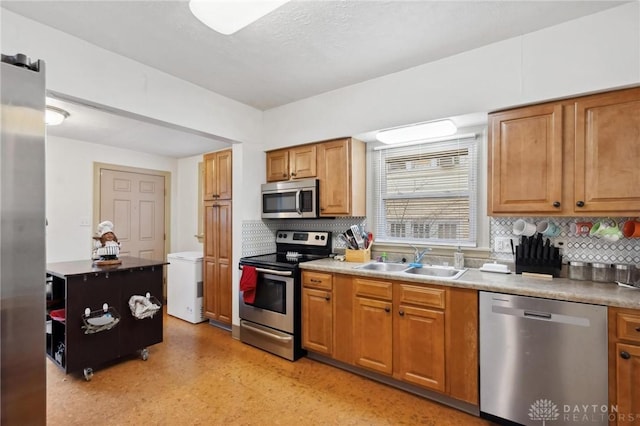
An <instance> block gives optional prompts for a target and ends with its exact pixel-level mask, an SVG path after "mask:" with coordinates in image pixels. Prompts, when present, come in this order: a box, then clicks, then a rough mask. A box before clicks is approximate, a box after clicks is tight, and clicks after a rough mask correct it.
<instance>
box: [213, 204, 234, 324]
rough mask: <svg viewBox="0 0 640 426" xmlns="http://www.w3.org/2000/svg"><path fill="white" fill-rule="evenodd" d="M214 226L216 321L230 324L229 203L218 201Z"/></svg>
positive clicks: (230, 254) (230, 248)
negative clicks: (216, 295)
mask: <svg viewBox="0 0 640 426" xmlns="http://www.w3.org/2000/svg"><path fill="white" fill-rule="evenodd" d="M217 204H218V207H217V209H218V211H217V213H218V214H217V226H216V228H215V229H216V234H215V237H216V241H217V244H216V248H217V249H216V269H217V270H216V277H217V291H218V302H219V305H218V309H217V312H218V316H217V318H216V319H217V320H218V321H220V322H223V323H226V324H231V318H232V315H231V305H232V303H231V294H232V291H231V269H232V268H231V256H232V253H231V250H232V247H231V241H232V240H231V201H220V202H218V203H217Z"/></svg>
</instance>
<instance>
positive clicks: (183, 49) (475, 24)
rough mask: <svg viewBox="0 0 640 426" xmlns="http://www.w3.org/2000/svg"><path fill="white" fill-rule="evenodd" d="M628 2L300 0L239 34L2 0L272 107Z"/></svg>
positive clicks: (186, 20) (189, 22)
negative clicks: (226, 33)
mask: <svg viewBox="0 0 640 426" xmlns="http://www.w3.org/2000/svg"><path fill="white" fill-rule="evenodd" d="M621 3H624V1H593V0H586V1H566V0H565V1H478V0H476V1H426V0H425V1H388V0H369V1H362V0H360V1H354V0H346V1H308V0H307V1H305V0H292V1H291V2H290V3H288V4H285V5H284V6H283V7H281V8H280V9H277V10H276V11H274V12H272V13H271V14H269V15H267V16H265V17H264V18H262V19H260V20H259V21H257V22H256V23H254V24H252V25H249V26H248V27H246V28H245V29H243V30H240V31H239V32H237V33H235V34H233V35H230V36H224V35H221V34H218V33H216V32H214V31H212V30H210V29H208V28H207V27H205V26H204V24H202V23H201V22H200V21H199V20H197V19H196V18H195V17H193V16H192V15H191V13H190V11H189V8H188V3H187V1H184V0H181V1H157V0H156V1H153V0H144V1H104V0H91V1H51V0H47V1H7V0H2V2H1V3H0V4H1V5H2V7H4V8H6V9H9V10H11V11H13V12H15V13H18V14H20V15H23V16H25V17H28V18H31V19H34V20H36V21H39V22H41V23H43V24H46V25H49V26H51V27H54V28H57V29H59V30H61V31H64V32H66V33H69V34H71V35H74V36H76V37H79V38H81V39H84V40H86V41H88V42H90V43H93V44H95V45H97V46H100V47H102V48H105V49H108V50H111V51H113V52H116V53H119V54H121V55H123V56H126V57H129V58H132V59H134V60H136V61H139V62H141V63H144V64H147V65H149V66H152V67H154V68H157V69H159V70H162V71H164V72H167V73H169V74H172V75H174V76H176V77H178V78H181V79H184V80H187V81H190V82H192V83H194V84H197V85H199V86H201V87H204V88H206V89H209V90H212V91H214V92H217V93H219V94H222V95H224V96H227V97H229V98H232V99H235V100H238V101H240V102H242V103H245V104H247V105H251V106H254V107H256V108H259V109H262V110H266V109H269V108H273V107H276V106H279V105H283V104H286V103H289V102H293V101H296V100H299V99H303V98H306V97H309V96H313V95H317V94H320V93H324V92H327V91H330V90H335V89H338V88H340V87H344V86H348V85H351V84H355V83H358V82H361V81H365V80H368V79H372V78H376V77H379V76H382V75H386V74H389V73H393V72H398V71H401V70H404V69H407V68H410V67H414V66H417V65H420V64H424V63H427V62H430V61H434V60H437V59H440V58H444V57H447V56H451V55H454V54H457V53H460V52H463V51H467V50H470V49H474V48H477V47H480V46H483V45H487V44H490V43H493V42H496V41H499V40H503V39H507V38H511V37H515V36H518V35H521V34H525V33H529V32H532V31H536V30H539V29H542V28H545V27H549V26H552V25H556V24H558V23H561V22H564V21H568V20H571V19H575V18H578V17H581V16H584V15H588V14H592V13H596V12H598V11H601V10H604V9H607V8H610V7H614V6H617V5H619V4H621ZM45 59H46V58H45ZM70 122H71V120H69V123H70ZM65 125H66V124H65ZM62 127H64V126H60V129H62ZM156 130H157V129H156ZM372 130H374V129H372ZM52 132H53V130H52ZM124 132H125V131H124V130H123V131H122V132H120V133H118V134H117V135H114V136H122V134H123V133H124ZM198 137H202V136H198ZM200 142H202V141H200ZM196 144H197V143H196ZM200 152H201V151H200ZM176 155H179V156H182V154H179V153H178V154H176Z"/></svg>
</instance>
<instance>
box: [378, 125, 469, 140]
mask: <svg viewBox="0 0 640 426" xmlns="http://www.w3.org/2000/svg"><path fill="white" fill-rule="evenodd" d="M457 131H458V128H457V127H456V125H455V124H453V121H451V120H439V121H430V122H428V123H420V124H414V125H411V126H405V127H396V128H395V129H389V130H382V131H380V132H378V133H377V134H376V139H377V140H379V141H380V142H382V143H386V144H394V143H403V142H411V141H417V140H422V139H431V138H440V137H443V136H450V135H453V134H455V133H456V132H457Z"/></svg>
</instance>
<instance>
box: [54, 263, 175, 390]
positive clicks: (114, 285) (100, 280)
mask: <svg viewBox="0 0 640 426" xmlns="http://www.w3.org/2000/svg"><path fill="white" fill-rule="evenodd" d="M121 260H122V263H121V264H119V265H111V266H108V267H97V266H95V265H94V264H93V263H92V261H91V260H79V261H72V262H58V263H49V264H47V320H48V321H47V327H46V353H47V356H48V357H49V359H51V361H53V362H54V363H55V364H56V365H58V366H59V367H60V368H62V369H63V370H64V371H65V373H67V374H69V373H75V372H80V371H82V372H83V373H84V377H85V379H86V380H91V378H92V377H93V368H94V367H97V366H100V365H102V364H105V363H107V362H109V361H114V360H117V359H119V358H121V357H123V356H127V355H131V354H134V353H136V352H138V353H139V354H140V356H141V358H142V359H143V360H146V359H147V358H148V356H149V352H148V350H147V347H148V346H151V345H153V344H156V343H160V342H162V309H161V305H162V302H161V301H162V281H163V270H164V268H163V265H165V264H166V262H163V261H155V260H148V259H140V258H135V257H124V256H123V257H121ZM147 295H149V296H150V297H152V298H153V300H154V302H155V303H156V304H158V305H160V306H159V308H160V309H158V311H157V312H156V313H155V314H154V315H153V316H147V317H145V318H143V319H138V318H136V317H135V316H134V315H133V313H132V311H131V309H130V307H129V300H130V299H131V297H132V296H147ZM51 314H53V315H51ZM92 319H93V320H92ZM101 320H104V321H102V322H101ZM103 323H104V324H103Z"/></svg>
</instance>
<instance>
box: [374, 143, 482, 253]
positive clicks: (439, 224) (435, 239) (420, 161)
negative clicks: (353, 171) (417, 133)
mask: <svg viewBox="0 0 640 426" xmlns="http://www.w3.org/2000/svg"><path fill="white" fill-rule="evenodd" d="M377 154H378V158H377V161H376V162H375V163H374V164H375V165H374V168H373V173H374V176H375V179H376V182H377V185H376V188H377V189H378V191H377V193H376V194H374V198H375V201H376V202H377V203H378V206H379V208H378V211H377V216H378V217H377V218H376V219H377V223H378V230H377V231H378V236H379V237H378V238H377V239H378V240H385V239H386V240H391V241H398V242H400V241H407V242H424V243H441V244H452V245H458V244H461V243H463V244H464V245H475V238H476V233H475V217H476V214H475V212H476V206H475V204H476V199H477V197H476V169H477V167H476V164H475V163H476V157H477V156H476V146H475V139H465V140H452V141H447V142H439V143H435V144H434V143H431V144H429V143H425V144H420V145H414V146H410V147H399V148H387V149H382V150H380V151H378V152H377Z"/></svg>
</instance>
